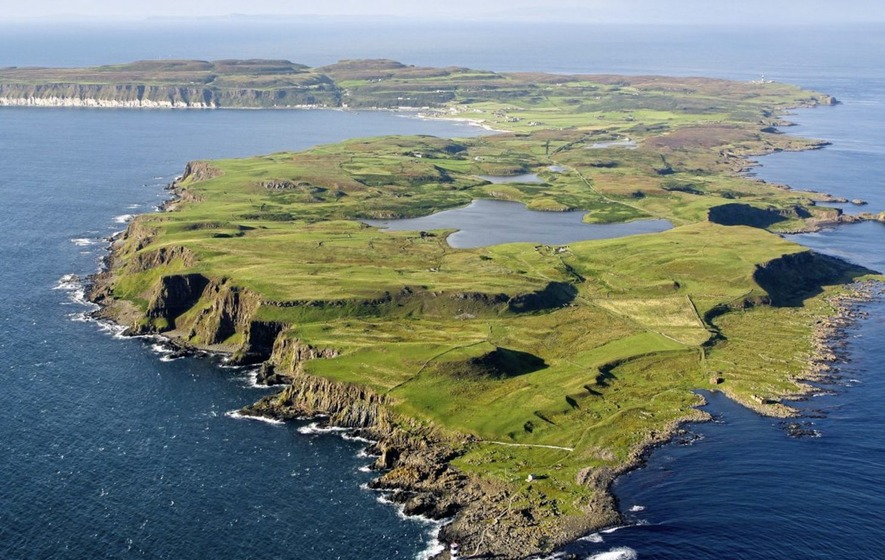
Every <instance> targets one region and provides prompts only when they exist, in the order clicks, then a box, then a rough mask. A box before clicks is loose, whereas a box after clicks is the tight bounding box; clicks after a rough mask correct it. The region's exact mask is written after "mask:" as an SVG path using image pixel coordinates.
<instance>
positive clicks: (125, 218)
mask: <svg viewBox="0 0 885 560" xmlns="http://www.w3.org/2000/svg"><path fill="white" fill-rule="evenodd" d="M134 217H135V216H133V215H132V214H122V215H120V216H114V222H115V223H118V224H127V223H129V222H130V221H131V220H132V218H134Z"/></svg>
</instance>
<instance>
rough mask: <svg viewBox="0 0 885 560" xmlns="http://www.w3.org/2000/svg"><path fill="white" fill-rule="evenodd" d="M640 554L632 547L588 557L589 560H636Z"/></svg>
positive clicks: (623, 547)
mask: <svg viewBox="0 0 885 560" xmlns="http://www.w3.org/2000/svg"><path fill="white" fill-rule="evenodd" d="M637 558H639V554H637V553H636V551H635V550H633V549H632V548H630V547H627V546H619V547H618V548H613V549H611V550H608V551H606V552H600V553H598V554H594V555H592V556H588V557H587V560H636V559H637Z"/></svg>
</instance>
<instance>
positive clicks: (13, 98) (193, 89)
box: [0, 83, 340, 109]
mask: <svg viewBox="0 0 885 560" xmlns="http://www.w3.org/2000/svg"><path fill="white" fill-rule="evenodd" d="M339 105H340V94H339V92H338V89H337V88H336V87H335V86H334V84H332V83H326V84H317V85H314V86H312V87H289V88H280V89H274V90H261V89H252V88H217V87H209V86H190V87H181V86H163V85H146V84H114V85H100V84H96V85H86V84H74V83H47V84H40V85H30V84H0V106H30V107H115V108H116V107H119V108H145V109H148V108H150V109H215V108H221V107H228V108H242V107H318V106H322V107H337V106H339Z"/></svg>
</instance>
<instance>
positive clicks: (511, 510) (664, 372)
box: [0, 60, 882, 558]
mask: <svg viewBox="0 0 885 560" xmlns="http://www.w3.org/2000/svg"><path fill="white" fill-rule="evenodd" d="M834 102H835V101H834V100H833V99H832V98H830V97H828V96H826V95H823V94H819V93H815V92H810V91H805V90H802V89H800V88H797V87H794V86H790V85H785V84H779V83H772V82H767V81H766V82H752V83H750V82H748V83H739V82H734V81H726V80H716V79H703V78H668V77H659V76H611V75H556V74H542V73H496V72H488V71H478V70H472V69H467V68H421V67H414V66H408V65H404V64H400V63H397V62H392V61H385V60H372V61H343V62H341V63H338V64H334V65H331V66H326V67H322V68H315V69H313V68H308V67H306V66H303V65H297V64H293V63H290V62H286V61H219V62H200V61H172V62H168V61H164V62H139V63H134V64H130V65H120V66H107V67H99V68H91V69H40V68H31V69H3V70H0V103H2V104H6V105H29V106H40V105H52V106H114V107H198V108H205V107H214V108H218V107H243V108H245V107H277V108H285V107H303V106H311V107H339V108H345V107H346V108H375V109H398V110H409V111H412V112H414V113H415V114H418V115H421V116H423V117H427V118H453V119H468V120H471V121H474V122H476V123H478V124H481V125H483V126H486V127H488V128H489V129H491V130H492V131H494V133H491V134H489V135H487V136H481V137H478V138H471V139H461V140H452V139H442V138H436V137H430V136H390V137H381V138H360V139H352V140H348V141H345V142H342V143H340V144H334V145H325V146H318V147H315V148H313V149H310V150H306V151H303V152H298V153H275V154H269V155H265V156H260V157H252V158H246V159H230V160H222V161H195V162H190V163H188V164H187V166H186V167H185V169H184V172H183V174H182V175H181V177H180V178H179V179H177V180H176V181H175V182H174V183H173V185H171V190H172V192H173V196H172V198H171V199H170V200H169V201H168V202H167V203H166V204H165V207H164V208H163V211H162V212H158V213H152V214H144V215H141V216H138V217H136V218H135V219H134V220H133V221H132V222H131V223H130V224H129V226H128V228H127V229H126V231H125V232H124V233H123V234H121V235H119V236H118V237H117V238H115V239H114V241H113V244H112V248H111V252H110V254H109V256H108V259H107V266H106V269H105V270H104V271H102V272H101V273H99V274H97V275H96V277H95V278H94V284H93V286H92V289H91V298H92V300H93V301H95V302H97V303H99V304H100V305H101V311H100V312H99V313H100V315H101V316H102V317H105V318H109V319H112V320H114V321H116V322H119V323H121V324H123V325H125V326H127V331H128V332H129V333H130V334H157V335H163V336H165V337H168V339H169V340H171V341H174V343H175V344H177V345H178V346H179V347H180V348H182V349H193V350H203V351H211V352H219V353H224V354H226V355H227V356H228V359H229V360H230V362H231V363H234V364H255V365H256V366H260V372H259V376H260V379H261V380H262V381H263V382H265V383H268V384H273V385H279V386H280V390H279V392H277V393H276V394H273V395H272V396H269V397H266V398H263V399H261V400H260V401H259V402H257V403H255V404H253V405H250V406H247V407H245V408H244V409H243V410H242V411H241V414H245V415H253V416H266V417H272V418H277V419H298V418H314V419H319V421H321V422H323V423H325V424H326V425H329V426H337V427H342V428H348V429H352V430H354V431H356V432H357V433H358V434H359V435H361V436H363V437H365V438H367V439H369V440H371V442H372V443H371V444H369V449H368V450H369V452H370V453H371V454H373V455H374V456H375V457H376V459H375V461H374V468H375V469H376V471H377V475H378V476H377V478H376V479H375V481H374V482H373V483H372V487H373V488H375V489H377V490H379V491H384V492H386V493H387V494H388V495H389V497H390V498H391V499H392V500H393V501H395V502H398V503H400V504H402V505H403V507H404V511H405V513H406V514H410V515H423V516H427V517H431V518H434V519H447V520H448V523H447V524H445V525H444V526H443V528H442V529H441V531H440V537H439V538H440V540H441V541H442V542H443V543H446V544H448V545H455V544H456V543H457V545H458V547H457V550H458V551H459V554H460V555H461V556H470V557H495V558H523V557H526V556H529V555H532V554H536V553H542V552H549V551H551V550H553V549H555V548H556V547H557V546H560V545H562V544H564V543H567V542H569V541H572V540H575V539H578V538H580V537H582V536H585V535H587V534H588V533H590V532H592V531H595V530H598V529H601V528H604V527H610V526H613V525H617V524H618V523H619V522H620V521H621V514H620V513H619V510H618V507H617V503H616V500H615V498H614V497H613V494H612V492H611V484H612V482H613V481H614V480H615V478H616V477H618V476H619V475H620V474H622V473H624V472H626V471H628V470H629V469H632V468H635V467H636V466H638V465H640V464H641V462H642V458H643V455H644V453H646V452H647V451H648V450H649V449H650V448H651V447H653V446H655V445H658V444H661V443H663V442H666V441H668V440H669V439H670V438H672V436H673V435H674V434H675V433H677V431H678V429H679V427H680V425H681V424H682V423H684V422H686V421H695V420H703V419H705V417H706V415H705V413H703V412H701V411H699V410H698V409H697V407H698V406H699V405H700V404H702V403H703V397H702V396H701V395H700V394H699V393H698V391H699V390H715V391H721V392H723V393H724V394H726V395H728V396H729V397H730V398H732V399H734V400H735V401H737V402H739V403H742V404H743V405H745V406H747V407H750V408H752V409H754V410H756V411H758V412H759V413H761V414H765V415H770V416H773V417H783V418H788V417H791V416H795V415H796V414H797V411H796V410H795V409H794V408H793V407H792V406H791V404H790V401H791V399H796V398H800V397H802V396H805V395H807V394H809V392H811V391H813V390H814V387H813V385H812V383H813V382H814V381H816V380H820V379H823V378H824V376H826V375H828V373H827V367H828V365H827V364H828V359H829V358H830V354H829V351H828V347H827V342H828V336H829V335H830V334H831V333H832V329H834V328H838V326H839V324H840V321H841V306H842V304H841V302H842V301H844V298H852V297H858V296H860V295H862V292H863V290H862V288H859V287H858V282H861V281H873V280H876V279H880V277H878V276H876V275H874V274H873V272H872V271H869V270H866V269H863V268H861V267H859V266H855V265H852V264H850V263H847V262H844V261H842V260H839V259H836V258H833V257H828V256H825V255H821V254H817V253H815V252H813V251H810V250H808V249H806V248H804V247H802V246H800V245H798V244H796V243H794V242H792V241H790V240H789V239H788V238H785V237H784V236H783V235H782V234H783V233H786V232H795V231H808V230H811V229H814V228H818V227H820V226H821V225H823V224H833V223H839V222H842V221H849V220H855V219H876V218H879V219H881V217H882V215H881V214H866V215H863V216H860V217H857V216H850V217H849V216H845V215H843V214H842V212H841V211H840V210H839V209H836V208H833V207H828V206H826V205H825V203H827V202H828V201H833V200H834V199H833V198H832V197H829V196H828V195H826V194H822V193H814V192H803V191H798V190H792V189H790V188H787V187H785V186H783V185H772V184H766V183H764V182H762V181H758V180H755V179H753V178H752V177H749V176H747V174H746V171H747V170H748V169H749V168H750V167H751V166H752V161H751V160H750V159H749V158H750V157H752V156H754V155H759V154H766V153H771V152H775V151H780V150H806V149H815V148H819V147H821V146H823V145H824V143H822V142H820V141H814V140H807V139H801V138H797V137H793V136H790V135H786V134H783V133H781V132H780V128H781V127H783V126H786V125H787V124H788V123H786V122H785V121H783V120H782V118H781V116H780V115H783V114H784V113H785V112H787V111H788V110H789V109H791V108H795V107H808V106H814V105H820V104H825V105H826V104H832V103H834ZM474 201H506V202H510V203H511V204H513V203H520V204H523V205H525V206H526V207H527V209H528V210H529V211H536V212H546V213H548V214H545V215H550V216H553V215H554V214H553V213H560V212H572V211H578V210H580V211H583V212H586V214H584V215H583V218H582V219H583V222H585V223H586V224H591V225H594V226H599V227H602V228H605V227H606V226H609V225H619V226H622V225H623V224H640V223H642V222H643V221H644V220H657V221H658V223H660V222H661V221H663V222H664V223H665V226H663V227H661V228H660V230H665V231H657V232H654V233H646V234H641V235H622V236H613V235H609V236H608V238H605V239H586V240H579V241H569V242H566V243H556V242H513V243H496V244H490V245H486V246H483V245H482V244H481V243H480V244H479V246H475V245H474V246H471V247H454V246H452V244H451V243H450V240H451V239H454V237H452V235H453V233H454V232H453V229H452V228H447V227H443V228H435V229H434V228H428V229H421V230H408V229H398V228H396V227H391V228H390V229H385V228H384V227H380V226H378V225H377V222H376V220H382V221H385V222H387V225H391V226H392V225H394V224H395V222H394V221H395V220H397V219H404V218H417V217H421V216H429V215H434V214H436V213H438V212H441V211H443V210H448V209H454V208H462V207H465V206H467V205H470V204H472V203H474ZM489 208H490V209H489ZM489 208H487V209H486V211H487V212H489V213H493V212H494V211H495V210H494V208H492V207H489ZM878 210H881V209H878ZM489 216H491V214H489ZM373 224H374V225H373ZM578 225H579V226H580V224H578ZM517 229H518V228H517ZM269 483H270V484H272V481H270V482H269ZM453 550H454V548H445V549H443V550H442V551H441V552H439V555H438V557H439V558H449V557H451V556H452V555H453V552H452V551H453Z"/></svg>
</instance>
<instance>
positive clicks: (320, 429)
mask: <svg viewBox="0 0 885 560" xmlns="http://www.w3.org/2000/svg"><path fill="white" fill-rule="evenodd" d="M349 431H350V428H341V427H338V426H325V427H324V426H320V425H319V424H318V423H317V422H311V423H310V424H308V425H307V426H301V427H300V428H298V433H300V434H338V433H341V432H349Z"/></svg>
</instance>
